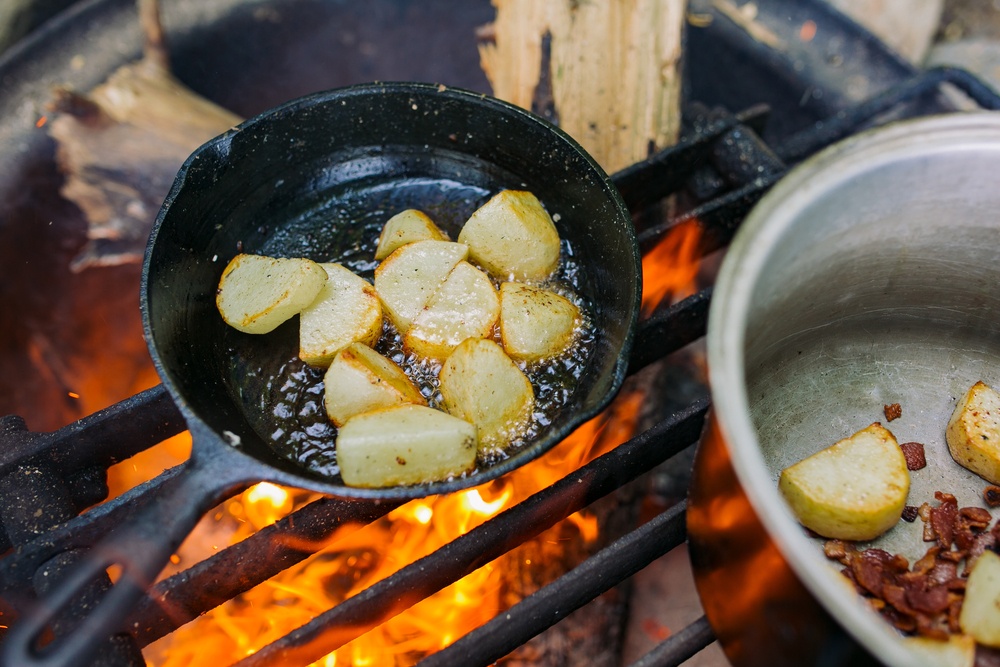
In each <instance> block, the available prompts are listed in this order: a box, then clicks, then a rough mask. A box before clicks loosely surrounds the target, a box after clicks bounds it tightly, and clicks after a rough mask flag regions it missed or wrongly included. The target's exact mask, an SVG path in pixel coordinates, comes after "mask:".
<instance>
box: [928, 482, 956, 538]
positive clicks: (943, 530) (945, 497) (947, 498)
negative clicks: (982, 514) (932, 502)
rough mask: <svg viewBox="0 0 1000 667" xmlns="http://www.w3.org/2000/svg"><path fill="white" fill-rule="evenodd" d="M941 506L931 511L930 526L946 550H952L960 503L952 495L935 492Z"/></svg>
mask: <svg viewBox="0 0 1000 667" xmlns="http://www.w3.org/2000/svg"><path fill="white" fill-rule="evenodd" d="M934 498H936V499H937V500H938V501H939V502H940V503H941V504H940V505H938V506H937V507H932V508H931V511H930V515H931V517H930V518H931V520H930V526H931V528H932V530H933V531H934V537H935V538H936V539H937V542H938V544H940V545H941V546H942V547H943V548H945V549H950V548H951V545H952V542H953V541H954V536H955V518H956V517H957V516H958V501H957V500H956V499H955V496H953V495H951V494H950V493H941V492H940V491H935V492H934Z"/></svg>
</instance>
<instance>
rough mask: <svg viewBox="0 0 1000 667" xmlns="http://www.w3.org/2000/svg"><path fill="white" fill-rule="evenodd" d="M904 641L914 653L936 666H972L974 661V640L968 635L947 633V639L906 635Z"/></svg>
mask: <svg viewBox="0 0 1000 667" xmlns="http://www.w3.org/2000/svg"><path fill="white" fill-rule="evenodd" d="M904 641H905V642H906V643H907V644H908V645H909V646H910V648H911V649H912V650H913V651H914V653H918V654H920V655H922V656H924V657H925V658H930V659H931V661H932V662H931V664H934V665H937V667H973V665H975V662H976V640H975V639H973V638H972V637H970V636H969V635H949V636H948V639H931V638H930V637H906V638H904Z"/></svg>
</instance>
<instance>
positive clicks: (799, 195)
mask: <svg viewBox="0 0 1000 667" xmlns="http://www.w3.org/2000/svg"><path fill="white" fill-rule="evenodd" d="M985 146H990V147H992V148H993V149H995V150H1000V114H998V113H995V112H970V113H953V114H947V115H939V116H929V117H925V118H920V119H917V120H906V121H899V122H896V123H892V124H889V125H886V126H883V127H880V128H877V129H874V130H869V131H866V132H863V133H861V134H858V135H856V136H854V137H852V138H849V139H846V140H844V141H841V142H839V143H838V144H835V145H834V146H831V147H829V148H827V149H826V150H824V151H822V152H820V153H818V154H817V155H815V156H813V157H812V158H810V159H808V160H806V161H805V162H803V163H802V164H800V165H798V166H796V167H795V168H794V169H792V170H791V171H789V173H788V174H787V175H786V176H785V177H784V178H783V179H782V180H781V181H779V182H778V183H777V184H776V185H775V187H774V188H773V189H772V190H771V191H770V192H769V193H768V194H767V195H765V196H764V197H763V198H762V199H761V200H760V202H759V203H758V204H757V205H756V206H755V207H754V209H753V210H752V211H751V212H750V214H749V215H748V216H747V218H746V220H745V221H744V223H743V225H742V226H741V227H740V230H739V231H738V233H737V234H736V236H735V237H734V239H733V242H732V244H731V245H730V248H729V250H728V252H727V255H726V258H725V260H724V261H723V263H722V267H721V269H720V272H719V277H718V280H717V281H716V286H715V289H714V293H713V298H712V303H711V306H710V309H709V317H708V330H707V335H706V344H707V354H708V367H709V368H708V375H709V382H710V386H711V394H712V402H713V412H714V414H715V419H716V421H717V423H718V425H719V428H720V431H721V433H722V435H723V438H724V441H725V442H726V446H727V447H728V449H729V453H730V456H731V459H732V465H733V468H734V470H735V472H736V476H737V478H738V479H739V482H740V484H741V486H742V487H743V490H744V492H745V493H746V495H747V497H748V498H749V500H750V503H751V504H752V506H753V507H754V509H755V511H756V513H757V516H758V518H759V519H760V521H761V523H762V524H763V525H764V527H765V529H766V531H767V532H768V534H769V536H770V538H771V539H772V540H773V541H774V542H775V544H776V545H777V546H778V548H779V549H780V551H781V552H782V554H783V555H784V557H785V559H786V560H787V562H788V564H789V566H790V567H791V568H792V570H793V571H794V572H795V574H796V575H797V576H798V577H799V579H800V580H801V581H802V583H803V584H804V585H805V586H806V588H807V589H808V590H809V591H810V593H811V594H812V595H813V596H814V597H815V598H816V599H817V600H818V601H819V603H820V604H821V605H823V606H824V607H825V608H826V609H827V611H829V612H830V613H831V614H832V615H833V616H834V618H836V619H837V621H838V622H839V623H840V624H842V625H843V626H844V627H845V629H847V630H848V631H849V632H850V633H851V634H852V635H853V636H854V637H855V638H856V639H858V640H859V641H860V642H861V643H862V644H863V645H864V646H865V647H866V648H867V649H868V650H869V651H870V652H871V653H872V654H873V655H876V656H878V657H879V659H880V660H883V661H885V662H886V663H888V664H894V665H901V666H902V665H914V664H925V663H926V662H927V659H926V657H925V656H923V655H920V654H918V653H917V652H915V651H912V650H911V649H910V648H909V647H907V646H906V645H905V643H904V641H903V640H902V637H901V636H900V635H899V634H898V633H897V632H896V631H895V630H894V629H892V628H891V626H890V625H889V624H888V623H886V622H885V621H884V620H882V619H881V617H880V616H879V615H878V614H877V613H876V612H874V611H873V610H871V608H870V607H869V606H868V605H865V604H863V603H862V602H861V597H860V596H859V595H858V594H857V593H856V591H855V590H854V589H853V587H851V586H848V585H845V582H844V581H842V580H839V579H838V578H837V577H835V576H831V575H836V574H837V573H836V572H835V570H834V569H833V568H831V567H830V566H829V564H828V563H827V562H825V559H823V558H822V557H821V556H820V554H819V553H818V552H817V551H816V545H815V544H814V543H813V542H812V541H811V540H810V539H809V538H808V537H807V535H806V533H805V531H804V530H803V529H802V527H801V525H800V524H799V523H798V521H797V520H796V519H795V517H794V515H793V514H792V513H791V511H790V510H789V508H788V506H787V505H786V503H785V502H784V500H783V499H782V498H781V496H780V494H779V493H778V491H777V485H776V483H775V481H774V479H773V478H772V474H771V473H770V472H769V470H768V469H767V467H766V465H765V462H764V458H763V456H762V454H761V449H760V444H759V441H758V439H757V434H756V431H755V429H754V426H753V423H752V421H751V417H750V408H749V398H748V395H747V391H746V377H745V372H744V364H745V359H744V343H745V334H746V323H747V319H748V315H749V313H750V310H751V308H752V304H751V303H750V301H751V297H752V294H753V288H754V285H755V284H756V282H757V280H758V278H759V276H760V275H761V272H762V271H763V270H764V268H765V267H766V265H767V262H768V258H769V257H770V255H771V253H772V252H773V251H774V250H775V248H776V246H777V244H778V243H779V242H780V241H781V240H782V239H783V238H784V237H785V235H786V234H787V233H788V231H789V230H790V229H791V227H792V226H793V225H794V224H795V221H796V219H797V217H798V215H799V214H800V213H801V212H802V211H803V210H804V209H805V208H806V207H807V206H808V205H809V204H811V203H812V202H813V201H815V199H816V197H817V195H822V194H825V193H826V192H828V191H830V190H832V189H835V188H837V187H838V186H839V185H841V184H842V183H844V182H846V181H850V180H853V179H857V178H863V177H864V174H865V173H867V172H870V171H872V170H874V169H878V168H880V167H883V166H885V165H887V164H891V163H893V162H896V161H899V160H904V159H908V158H913V157H918V156H921V157H926V156H928V155H933V154H935V153H942V152H947V153H953V152H961V151H966V150H970V149H977V150H982V149H983V148H984V147H985ZM837 576H838V577H839V575H837Z"/></svg>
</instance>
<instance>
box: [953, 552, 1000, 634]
mask: <svg viewBox="0 0 1000 667" xmlns="http://www.w3.org/2000/svg"><path fill="white" fill-rule="evenodd" d="M958 622H959V625H960V626H961V627H962V632H964V633H966V634H967V635H971V636H972V637H973V638H974V639H975V640H976V641H977V642H979V643H980V644H983V645H984V646H993V647H1000V556H998V555H996V554H995V553H993V552H992V551H990V550H989V549H987V550H986V551H984V552H983V554H982V555H981V556H979V558H977V559H976V564H975V565H974V566H973V567H972V572H970V573H969V580H968V584H967V585H966V587H965V600H964V601H963V603H962V613H961V614H960V615H959V618H958Z"/></svg>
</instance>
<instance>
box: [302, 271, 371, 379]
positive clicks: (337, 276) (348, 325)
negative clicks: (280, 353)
mask: <svg viewBox="0 0 1000 667" xmlns="http://www.w3.org/2000/svg"><path fill="white" fill-rule="evenodd" d="M320 266H322V267H323V270H324V271H326V276H327V278H326V284H325V285H324V286H323V289H321V290H320V292H319V294H318V295H317V296H316V300H315V301H313V302H312V303H311V304H310V305H309V306H308V307H306V308H304V309H303V310H302V313H301V315H300V318H299V358H300V359H301V360H302V361H304V362H306V363H307V364H309V365H310V366H316V367H319V368H326V367H327V366H329V365H330V362H331V361H333V357H334V355H336V354H337V352H339V351H340V350H342V349H344V348H345V347H347V346H348V345H350V344H351V343H354V342H361V343H364V344H365V345H374V344H375V343H376V342H377V341H378V339H379V336H381V335H382V303H381V302H380V301H379V299H378V294H376V293H375V288H374V287H372V286H371V285H370V284H368V281H366V280H365V279H364V278H362V277H360V276H358V275H356V274H355V273H354V272H352V271H351V270H350V269H348V268H345V267H344V266H341V265H340V264H335V263H333V262H330V263H325V264H320Z"/></svg>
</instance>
